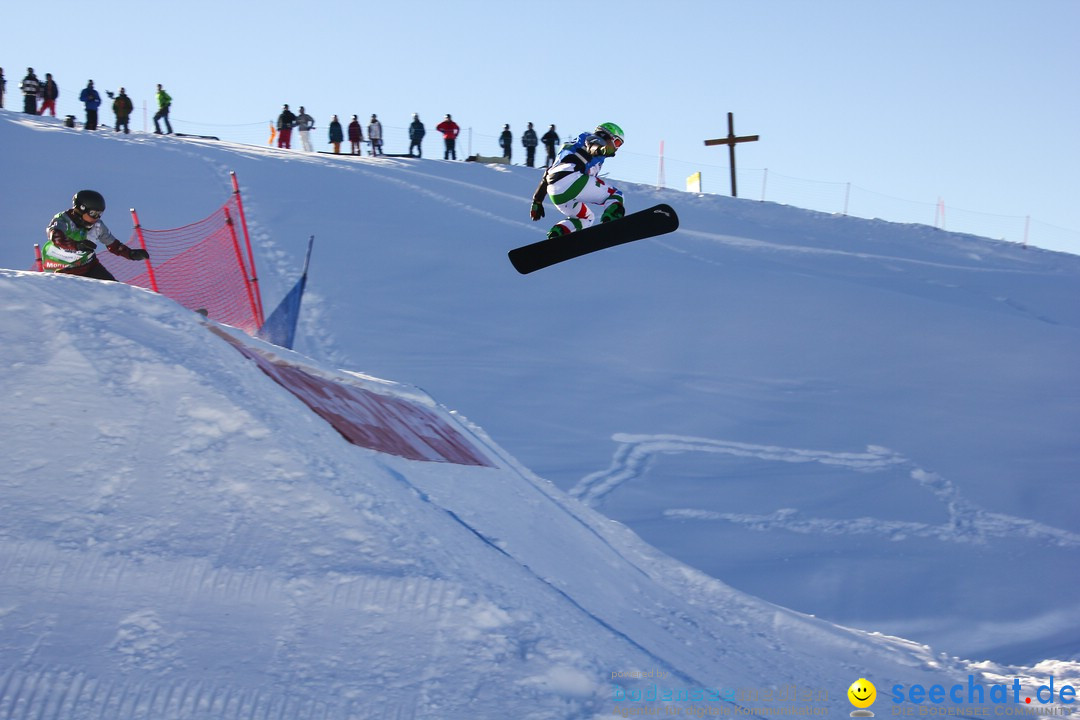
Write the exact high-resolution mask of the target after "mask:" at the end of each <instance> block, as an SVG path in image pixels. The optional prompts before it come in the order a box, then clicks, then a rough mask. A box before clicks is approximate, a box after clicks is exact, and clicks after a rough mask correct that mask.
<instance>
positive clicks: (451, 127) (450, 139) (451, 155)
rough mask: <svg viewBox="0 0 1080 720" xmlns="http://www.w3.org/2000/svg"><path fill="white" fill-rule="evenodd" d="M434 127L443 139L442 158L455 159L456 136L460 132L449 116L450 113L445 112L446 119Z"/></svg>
mask: <svg viewBox="0 0 1080 720" xmlns="http://www.w3.org/2000/svg"><path fill="white" fill-rule="evenodd" d="M435 129H436V130H438V131H439V132H441V133H442V136H443V141H444V142H445V143H446V152H444V153H443V160H457V150H456V146H457V136H458V134H459V133H460V132H461V128H460V127H458V124H457V123H456V122H454V120H453V118H451V117H450V113H447V114H446V119H445V120H443V121H442V122H441V123H439V124H438V125H436V126H435Z"/></svg>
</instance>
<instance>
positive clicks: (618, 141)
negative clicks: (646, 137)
mask: <svg viewBox="0 0 1080 720" xmlns="http://www.w3.org/2000/svg"><path fill="white" fill-rule="evenodd" d="M596 137H598V138H603V139H604V140H610V141H611V144H612V145H614V146H615V149H616V150H618V149H619V148H621V147H622V144H623V139H622V138H621V137H613V136H612V135H611V133H609V132H607V131H606V130H599V131H597V133H596Z"/></svg>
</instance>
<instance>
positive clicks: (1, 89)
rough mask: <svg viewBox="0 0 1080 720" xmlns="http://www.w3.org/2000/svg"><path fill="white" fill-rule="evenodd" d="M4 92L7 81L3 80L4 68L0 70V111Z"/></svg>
mask: <svg viewBox="0 0 1080 720" xmlns="http://www.w3.org/2000/svg"><path fill="white" fill-rule="evenodd" d="M5 92H7V80H6V79H4V68H0V110H3V109H4V93H5Z"/></svg>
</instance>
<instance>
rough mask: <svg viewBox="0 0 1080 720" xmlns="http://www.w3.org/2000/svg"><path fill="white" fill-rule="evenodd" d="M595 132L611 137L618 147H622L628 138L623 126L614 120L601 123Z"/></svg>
mask: <svg viewBox="0 0 1080 720" xmlns="http://www.w3.org/2000/svg"><path fill="white" fill-rule="evenodd" d="M594 132H595V133H596V134H597V135H600V136H601V137H604V136H607V137H610V138H611V142H612V143H613V144H614V145H615V147H616V149H617V148H620V147H622V144H623V142H624V141H625V139H626V138H625V136H624V135H623V131H622V128H621V127H619V126H618V125H616V124H615V123H612V122H606V123H600V124H599V125H597V126H596V130H595V131H594Z"/></svg>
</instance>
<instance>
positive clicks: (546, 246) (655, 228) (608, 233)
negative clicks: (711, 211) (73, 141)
mask: <svg viewBox="0 0 1080 720" xmlns="http://www.w3.org/2000/svg"><path fill="white" fill-rule="evenodd" d="M678 227H679V216H678V215H676V214H675V210H674V209H673V208H672V207H671V206H670V205H655V206H653V207H651V208H649V209H647V210H640V211H638V212H636V213H630V214H629V215H627V216H626V217H623V218H620V219H618V220H612V221H611V222H607V223H603V224H600V225H592V226H590V227H587V228H585V229H584V230H578V231H577V232H573V233H570V234H569V235H563V236H562V237H557V238H551V239H547V240H541V241H540V242H534V243H532V244H531V245H524V246H522V247H519V248H514V249H513V250H511V251H510V252H509V253H508V254H509V256H510V262H511V263H513V265H514V269H516V270H517V271H518V272H519V273H521V274H522V275H525V274H527V273H531V272H534V271H536V270H541V269H543V268H546V267H549V266H551V265H554V264H556V263H561V262H562V261H564V260H570V259H572V258H576V257H581V256H582V255H587V254H589V253H592V252H596V251H597V250H604V249H605V248H609V247H615V246H616V245H622V244H623V243H628V242H633V241H634V240H642V239H644V238H650V237H655V236H656V235H663V234H664V233H669V232H672V231H674V230H676V229H677V228H678Z"/></svg>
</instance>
